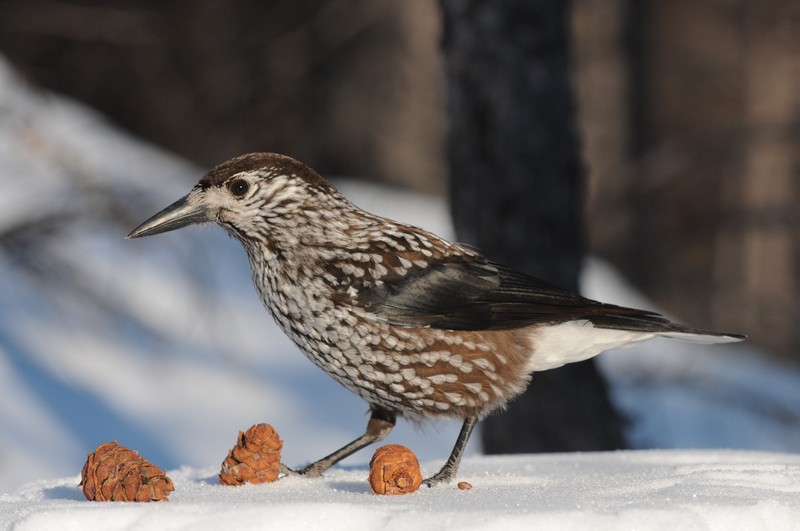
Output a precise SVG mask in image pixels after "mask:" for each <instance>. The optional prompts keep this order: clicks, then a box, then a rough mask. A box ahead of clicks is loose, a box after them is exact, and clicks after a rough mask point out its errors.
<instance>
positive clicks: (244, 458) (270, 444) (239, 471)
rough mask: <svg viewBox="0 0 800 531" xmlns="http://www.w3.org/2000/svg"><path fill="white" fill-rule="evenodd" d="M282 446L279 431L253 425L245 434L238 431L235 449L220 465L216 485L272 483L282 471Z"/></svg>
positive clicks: (266, 425)
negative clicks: (217, 483)
mask: <svg viewBox="0 0 800 531" xmlns="http://www.w3.org/2000/svg"><path fill="white" fill-rule="evenodd" d="M282 447H283V442H282V441H281V440H280V439H279V438H278V432H276V431H275V428H273V427H272V426H270V425H269V424H265V423H261V424H256V425H255V426H252V427H251V428H250V429H249V430H247V431H246V432H245V433H242V432H239V438H238V440H237V441H236V446H234V447H233V448H232V449H231V451H230V452H228V457H226V458H225V461H223V462H222V470H221V471H220V473H219V482H220V483H222V484H223V485H242V484H244V483H269V482H271V481H275V480H276V479H278V475H279V474H280V472H281V448H282Z"/></svg>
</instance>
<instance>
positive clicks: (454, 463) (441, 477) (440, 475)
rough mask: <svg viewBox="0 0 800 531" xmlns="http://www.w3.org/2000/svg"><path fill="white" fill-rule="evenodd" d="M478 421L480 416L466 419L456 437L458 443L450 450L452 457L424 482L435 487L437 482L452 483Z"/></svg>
mask: <svg viewBox="0 0 800 531" xmlns="http://www.w3.org/2000/svg"><path fill="white" fill-rule="evenodd" d="M477 423H478V417H467V418H466V419H465V420H464V424H463V425H462V426H461V432H460V433H459V434H458V439H456V444H455V446H453V451H452V452H450V457H448V458H447V462H446V463H445V464H444V466H443V467H442V469H441V470H439V471H438V472H437V473H436V474H435V475H433V476H431V477H429V478H428V479H426V480H424V481H423V483H425V484H426V485H427V486H429V487H433V486H434V485H436V484H437V483H450V481H451V480H452V479H453V477H455V475H456V472H458V465H459V464H460V463H461V456H462V455H463V454H464V448H466V447H467V441H468V440H469V436H470V435H471V434H472V430H473V429H474V428H475V424H477Z"/></svg>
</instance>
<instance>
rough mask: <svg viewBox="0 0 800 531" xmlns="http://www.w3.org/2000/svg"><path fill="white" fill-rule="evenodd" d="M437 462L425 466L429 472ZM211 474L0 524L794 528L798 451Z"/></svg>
mask: <svg viewBox="0 0 800 531" xmlns="http://www.w3.org/2000/svg"><path fill="white" fill-rule="evenodd" d="M439 465H440V463H429V464H427V465H425V466H423V469H427V472H429V473H430V472H431V471H433V470H435V469H436V468H437V467H438V466H439ZM216 473H217V470H216V469H211V468H207V469H194V468H182V469H180V470H175V471H173V472H171V473H170V476H171V477H172V479H173V480H174V482H175V492H174V493H173V494H172V495H171V496H170V501H169V502H167V503H152V504H143V503H140V504H134V503H104V502H97V503H90V502H87V501H85V500H84V499H83V494H82V493H81V491H80V490H79V489H78V488H77V487H76V486H75V485H76V483H77V481H78V478H77V477H71V478H67V479H61V480H51V481H41V482H37V483H35V484H33V485H30V486H28V487H26V488H24V489H22V490H21V491H20V492H19V493H17V494H15V495H5V496H0V527H10V526H11V525H13V526H14V529H16V530H17V531H22V530H28V529H31V530H39V529H60V530H70V529H75V530H87V531H89V530H93V529H97V530H117V529H119V530H122V529H280V530H283V531H292V530H305V529H329V530H335V529H342V530H348V531H358V530H361V529H364V530H370V531H371V530H375V529H385V530H395V529H397V530H399V529H415V530H420V531H424V530H428V529H456V530H480V529H487V530H488V529H503V530H509V531H510V530H515V529H520V530H523V529H524V530H531V529H558V530H562V531H569V530H572V529H592V530H604V529H665V530H670V531H672V530H675V529H707V530H717V529H718V530H731V529H747V530H760V529H782V530H792V529H800V456H797V455H790V454H775V453H772V454H769V453H757V452H740V451H739V452H721V451H698V452H689V451H627V452H615V453H590V454H549V455H536V456H524V455H523V456H496V457H472V458H469V459H467V460H466V461H465V463H464V465H463V470H462V473H461V479H463V480H465V481H469V482H470V483H471V484H472V489H470V490H466V491H461V490H459V489H458V488H456V486H455V485H444V486H437V487H434V488H432V489H428V488H424V487H423V488H422V489H421V490H419V491H417V492H415V493H412V494H408V495H405V496H376V495H374V494H372V493H371V492H370V490H369V485H368V483H367V481H366V476H367V470H366V468H364V467H357V468H349V469H341V468H339V469H335V470H333V471H332V472H330V473H329V474H326V476H325V477H324V478H320V479H301V478H291V479H281V480H279V481H278V482H276V483H271V484H268V485H258V486H253V485H248V486H244V487H224V486H220V485H219V484H217V480H216Z"/></svg>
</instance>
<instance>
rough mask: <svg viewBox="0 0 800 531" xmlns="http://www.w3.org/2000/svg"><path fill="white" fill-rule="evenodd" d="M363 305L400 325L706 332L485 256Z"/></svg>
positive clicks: (429, 273)
mask: <svg viewBox="0 0 800 531" xmlns="http://www.w3.org/2000/svg"><path fill="white" fill-rule="evenodd" d="M358 300H359V303H360V304H362V305H363V306H364V307H366V308H367V309H368V310H370V311H371V312H374V313H377V314H378V315H380V316H381V317H383V318H384V319H386V320H387V321H388V322H390V323H392V324H395V325H400V326H414V327H430V328H442V329H449V330H502V329H511V328H519V327H523V326H528V325H533V324H546V323H551V324H552V323H560V322H564V321H572V320H576V319H586V320H589V321H591V322H592V323H594V324H595V325H596V326H599V327H603V328H615V329H625V330H638V331H643V332H647V331H649V332H688V333H706V332H701V331H699V330H694V329H690V328H688V327H684V326H683V325H679V324H676V323H672V322H670V321H669V320H668V319H666V318H665V317H663V316H661V315H659V314H657V313H654V312H650V311H645V310H635V309H632V308H624V307H621V306H614V305H611V304H603V303H599V302H596V301H593V300H590V299H587V298H585V297H582V296H580V295H578V294H576V293H572V292H569V291H565V290H562V289H559V288H557V287H555V286H552V285H551V284H548V283H546V282H544V281H542V280H539V279H536V278H534V277H531V276H528V275H525V274H523V273H519V272H517V271H514V270H512V269H509V268H507V267H504V266H501V265H499V264H496V263H494V262H492V261H490V260H487V259H485V258H482V257H471V258H466V259H465V258H460V259H458V260H457V261H451V262H443V263H438V264H435V265H433V266H430V267H427V268H425V269H422V270H419V271H416V272H412V273H409V274H407V275H405V276H402V277H397V278H392V279H389V280H387V281H385V282H383V283H382V284H381V285H378V286H373V287H371V288H368V289H365V290H362V291H361V292H360V293H359V296H358Z"/></svg>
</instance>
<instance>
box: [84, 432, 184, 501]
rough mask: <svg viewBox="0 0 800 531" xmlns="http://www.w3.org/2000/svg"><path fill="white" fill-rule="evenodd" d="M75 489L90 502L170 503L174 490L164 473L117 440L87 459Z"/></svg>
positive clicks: (101, 446)
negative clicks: (81, 492) (79, 489)
mask: <svg viewBox="0 0 800 531" xmlns="http://www.w3.org/2000/svg"><path fill="white" fill-rule="evenodd" d="M78 486H79V487H81V488H82V489H83V494H84V496H86V499H88V500H89V501H136V502H149V501H169V500H168V497H169V493H170V492H172V491H173V490H175V487H174V486H173V485H172V480H171V479H169V478H168V477H167V475H166V474H165V473H164V471H163V470H161V469H160V468H159V467H157V466H155V465H153V464H152V463H150V461H148V460H147V459H145V458H144V457H142V456H140V455H139V453H138V452H135V451H133V450H130V449H128V448H125V447H124V446H121V445H119V444H117V441H112V442H107V443H105V444H101V445H100V446H98V447H97V448H96V449H95V451H94V452H92V453H90V454H89V455H88V456H86V464H84V465H83V470H82V471H81V482H80V483H79V484H78Z"/></svg>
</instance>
